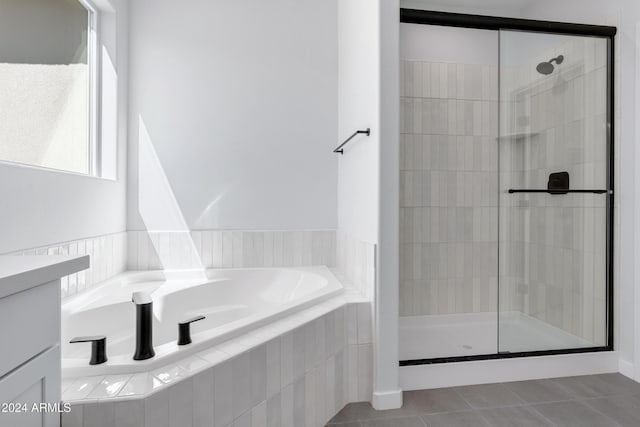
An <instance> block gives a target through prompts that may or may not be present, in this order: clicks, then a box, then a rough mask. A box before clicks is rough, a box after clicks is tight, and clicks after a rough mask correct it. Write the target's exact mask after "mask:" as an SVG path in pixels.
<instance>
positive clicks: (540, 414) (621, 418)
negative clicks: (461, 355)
mask: <svg viewBox="0 0 640 427" xmlns="http://www.w3.org/2000/svg"><path fill="white" fill-rule="evenodd" d="M639 396H640V384H638V383H636V382H634V381H632V380H630V379H628V378H626V377H623V376H622V375H620V374H601V375H587V376H579V377H565V378H550V379H544V380H534V381H518V382H512V383H499V384H485V385H478V386H465V387H451V388H440V389H431V390H417V391H409V392H405V393H404V401H405V404H404V406H403V407H402V408H401V409H394V410H390V411H375V410H373V408H371V405H369V404H368V403H354V404H349V405H347V406H346V407H345V408H344V409H343V410H342V411H340V412H339V413H338V414H337V415H336V416H335V417H334V418H333V419H332V420H331V421H330V422H329V424H328V426H331V427H347V426H348V427H373V426H376V427H379V426H394V427H395V426H398V427H400V426H406V427H413V426H416V427H425V426H428V427H441V426H442V427H465V426H473V427H498V426H507V425H509V426H535V427H544V426H549V427H557V426H597V427H604V426H614V427H635V426H638V425H640V397H639Z"/></svg>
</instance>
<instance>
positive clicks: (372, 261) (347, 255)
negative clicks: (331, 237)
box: [336, 230, 376, 301]
mask: <svg viewBox="0 0 640 427" xmlns="http://www.w3.org/2000/svg"><path fill="white" fill-rule="evenodd" d="M336 240H337V244H336V260H337V267H338V270H339V271H340V272H341V273H342V274H343V275H344V277H345V279H346V280H347V281H348V282H349V283H350V284H352V285H353V286H354V287H355V288H356V289H358V290H359V291H360V293H362V295H363V296H364V297H365V298H367V299H368V300H370V301H371V300H373V295H374V292H375V280H376V245H375V244H373V243H369V242H363V241H361V240H358V239H356V238H354V237H353V236H351V235H350V234H348V233H345V232H344V231H341V230H338V232H337V238H336Z"/></svg>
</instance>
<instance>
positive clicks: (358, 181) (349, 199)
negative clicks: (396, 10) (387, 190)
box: [338, 0, 380, 243]
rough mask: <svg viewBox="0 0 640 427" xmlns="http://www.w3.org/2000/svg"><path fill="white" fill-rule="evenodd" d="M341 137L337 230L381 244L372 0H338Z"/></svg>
mask: <svg viewBox="0 0 640 427" xmlns="http://www.w3.org/2000/svg"><path fill="white" fill-rule="evenodd" d="M338 40H339V49H338V52H339V61H338V135H339V138H340V140H341V141H342V140H344V139H346V138H347V137H348V136H350V135H351V134H352V133H353V132H355V131H356V130H359V129H366V128H370V129H371V135H370V136H369V137H366V136H364V135H358V136H357V137H356V138H354V139H353V140H352V141H351V142H350V143H349V145H348V146H346V147H345V150H344V155H342V156H340V158H339V164H338V228H339V229H340V230H341V231H344V232H347V233H349V234H351V235H352V236H353V237H355V238H356V239H358V240H362V241H366V242H371V243H377V241H378V205H379V202H378V183H379V150H380V142H379V141H380V124H379V119H380V72H379V64H380V48H379V43H380V28H379V6H378V3H377V2H376V3H375V4H371V2H370V1H367V0H345V1H340V2H339V10H338Z"/></svg>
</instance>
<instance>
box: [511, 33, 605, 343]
mask: <svg viewBox="0 0 640 427" xmlns="http://www.w3.org/2000/svg"><path fill="white" fill-rule="evenodd" d="M598 42H599V43H598ZM558 54H563V55H564V57H565V61H564V62H563V64H562V65H560V66H557V68H556V71H555V72H554V73H553V74H551V75H549V76H542V75H540V74H537V73H536V72H535V66H536V64H537V63H538V62H539V61H543V60H544V61H546V60H548V58H552V57H555V56H557V55H558ZM606 63H607V56H606V44H605V42H604V40H600V39H597V38H588V37H585V38H572V39H571V40H570V41H569V42H567V43H564V44H562V45H558V46H557V47H556V48H554V49H553V50H549V51H546V52H540V55H539V56H538V57H537V58H535V60H534V61H532V62H531V63H529V64H525V65H524V66H521V67H513V68H505V69H504V70H503V73H502V78H501V81H502V89H503V93H504V95H503V97H504V101H505V102H504V104H503V105H504V106H505V109H504V111H503V116H504V118H505V120H503V121H502V122H503V124H504V125H503V129H504V132H503V134H505V135H506V134H518V135H521V136H522V137H519V138H510V139H505V140H504V141H503V142H501V143H502V144H505V145H504V146H503V147H502V151H501V159H502V160H501V169H502V170H503V171H504V177H503V180H502V181H503V182H504V186H505V188H501V190H506V187H512V188H518V187H519V188H546V185H547V180H548V177H549V174H550V173H552V172H561V171H567V172H569V175H570V187H571V188H572V189H593V188H597V189H604V188H606V185H607V184H606V175H605V172H606V161H607V155H606V141H607V138H606V84H605V82H606ZM501 195H502V196H501V197H502V198H503V200H502V203H501V204H502V205H503V206H504V207H505V209H504V211H503V212H501V219H503V221H502V224H503V225H504V228H503V229H502V230H501V236H503V237H504V241H501V245H502V247H503V250H502V252H501V254H503V255H501V258H502V260H503V262H502V263H501V264H502V265H503V267H504V270H503V271H502V275H501V277H503V280H502V283H501V308H502V309H506V310H522V311H524V312H525V313H527V314H529V315H531V316H533V317H535V318H538V319H540V320H543V321H545V322H548V323H550V324H552V325H554V326H557V327H559V328H561V329H563V330H565V331H568V332H570V333H572V334H574V335H577V336H579V337H581V338H584V339H586V340H587V341H589V342H592V343H594V344H596V345H604V344H605V328H606V324H607V322H606V290H605V285H606V195H594V194H570V195H561V196H551V195H548V194H512V195H510V194H506V193H505V192H504V191H502V192H501ZM503 285H504V286H503ZM503 289H504V293H503V291H502V290H503Z"/></svg>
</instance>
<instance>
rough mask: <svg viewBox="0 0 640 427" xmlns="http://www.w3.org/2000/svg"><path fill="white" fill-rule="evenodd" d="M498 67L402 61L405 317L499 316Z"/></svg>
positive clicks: (402, 296)
mask: <svg viewBox="0 0 640 427" xmlns="http://www.w3.org/2000/svg"><path fill="white" fill-rule="evenodd" d="M497 97H498V69H497V66H490V65H476V64H455V63H448V64H447V63H436V62H424V61H402V62H401V98H400V102H401V135H400V207H399V209H400V315H402V316H417V315H429V314H453V313H471V312H473V313H477V312H488V311H495V310H496V301H497V276H498V271H497V254H498V241H497V239H498V230H497V224H498V152H497V150H498V145H497V141H496V137H497V136H498V103H497Z"/></svg>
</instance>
